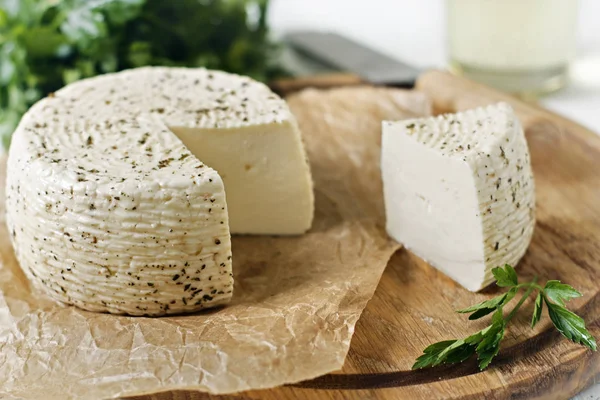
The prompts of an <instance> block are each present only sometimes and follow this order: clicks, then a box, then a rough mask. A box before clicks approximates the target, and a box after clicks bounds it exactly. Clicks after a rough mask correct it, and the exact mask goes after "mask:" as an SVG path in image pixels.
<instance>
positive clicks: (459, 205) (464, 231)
mask: <svg viewBox="0 0 600 400" xmlns="http://www.w3.org/2000/svg"><path fill="white" fill-rule="evenodd" d="M381 164H382V174H383V184H384V196H385V208H386V216H387V231H388V233H389V235H390V236H391V237H392V238H394V239H395V240H397V241H398V242H400V243H403V244H404V245H405V246H406V247H407V248H408V249H409V250H411V251H413V252H414V253H415V254H416V255H418V256H420V257H421V258H423V259H425V260H426V261H427V262H429V263H430V264H431V265H432V266H434V267H436V268H438V269H439V270H440V271H442V272H443V273H445V274H446V275H448V276H449V277H451V278H452V279H454V280H455V281H456V282H458V283H460V284H461V285H462V286H464V287H465V288H467V289H469V290H471V291H477V290H480V289H482V288H483V287H485V286H486V285H488V284H489V283H491V282H492V280H493V275H492V273H491V270H492V268H494V267H497V266H503V265H504V264H511V265H516V264H517V263H518V261H519V260H520V259H521V257H522V256H523V254H524V253H525V252H526V250H527V247H528V246H529V243H530V241H531V237H532V234H533V229H534V225H535V190H534V181H533V174H532V170H531V165H530V159H529V151H528V148H527V142H526V141H525V136H524V133H523V129H522V128H521V125H520V123H519V121H518V120H517V118H516V116H515V115H514V113H513V111H512V109H511V108H510V106H509V105H507V104H504V103H500V104H497V105H493V106H488V107H485V108H478V109H474V110H470V111H465V112H462V113H458V114H447V115H442V116H438V117H432V118H425V119H415V120H407V121H399V122H387V121H385V122H383V138H382V160H381Z"/></svg>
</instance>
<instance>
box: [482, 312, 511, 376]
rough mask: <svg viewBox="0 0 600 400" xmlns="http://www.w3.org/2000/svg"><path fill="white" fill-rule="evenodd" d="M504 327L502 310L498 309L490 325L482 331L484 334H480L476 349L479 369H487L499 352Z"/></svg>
mask: <svg viewBox="0 0 600 400" xmlns="http://www.w3.org/2000/svg"><path fill="white" fill-rule="evenodd" d="M505 326H506V324H505V322H504V318H503V316H502V308H498V309H497V310H496V312H495V313H494V315H493V316H492V325H490V326H489V327H488V328H486V329H485V330H484V331H485V333H484V334H482V338H481V341H480V343H479V345H478V346H477V349H476V351H477V358H478V359H479V369H481V370H484V369H485V368H487V366H488V365H490V362H491V361H492V359H493V358H494V357H495V356H496V355H497V354H498V352H499V351H500V341H501V340H502V338H504V328H505Z"/></svg>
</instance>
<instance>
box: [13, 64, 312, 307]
mask: <svg viewBox="0 0 600 400" xmlns="http://www.w3.org/2000/svg"><path fill="white" fill-rule="evenodd" d="M178 136H179V137H178ZM213 168H214V169H213ZM222 178H223V179H222ZM225 193H227V201H226V199H225ZM312 214H313V194H312V182H311V178H310V171H309V166H308V163H307V160H306V156H305V153H304V148H303V146H302V142H301V138H300V133H299V130H298V128H297V126H296V123H295V121H294V118H293V117H292V115H291V113H290V112H289V109H288V108H287V106H286V104H285V102H284V101H283V100H281V99H280V98H279V97H277V96H276V95H274V94H273V93H272V92H270V91H269V89H268V88H267V87H266V86H264V85H262V84H260V83H258V82H255V81H252V80H251V79H249V78H245V77H241V76H236V75H231V74H226V73H222V72H216V71H208V70H204V69H184V68H141V69H137V70H130V71H125V72H121V73H117V74H111V75H104V76H100V77H96V78H92V79H87V80H83V81H80V82H77V83H74V84H72V85H69V86H67V87H65V88H64V89H61V90H60V91H58V92H57V93H56V94H55V95H54V96H51V97H48V98H46V99H43V100H41V101H40V102H38V103H37V104H35V105H34V106H33V107H32V108H31V109H30V111H28V112H27V114H26V115H25V116H24V117H23V119H22V121H21V123H20V125H19V127H18V128H17V131H16V132H15V134H14V136H13V142H12V145H11V148H10V152H9V160H8V176H7V223H8V226H9V230H10V232H11V234H12V240H13V246H14V248H15V252H16V255H17V258H18V260H19V262H20V265H21V267H22V268H23V270H24V271H25V273H26V274H27V276H28V277H29V278H30V280H31V281H32V282H33V284H34V285H35V286H36V287H38V288H40V290H42V291H44V292H45V293H47V294H48V295H50V296H51V297H52V298H54V299H56V300H58V301H61V302H64V303H67V304H74V305H77V306H79V307H81V308H84V309H88V310H93V311H108V312H111V313H126V314H132V315H144V314H147V315H162V314H169V313H181V312H192V311H196V310H198V309H202V308H206V307H212V306H216V305H220V304H224V303H226V302H228V301H229V300H230V298H231V295H232V288H233V278H232V254H231V242H230V226H231V231H232V232H234V233H235V232H239V233H260V234H262V233H268V234H298V233H302V232H304V231H306V230H307V229H309V228H310V225H311V221H312Z"/></svg>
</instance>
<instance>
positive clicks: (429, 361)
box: [412, 340, 456, 369]
mask: <svg viewBox="0 0 600 400" xmlns="http://www.w3.org/2000/svg"><path fill="white" fill-rule="evenodd" d="M454 343H456V340H445V341H443V342H437V343H434V344H432V345H429V346H427V347H426V348H425V350H423V355H422V356H420V357H419V358H417V360H416V361H415V363H414V365H413V366H412V369H420V368H425V367H430V366H433V365H434V364H435V362H436V361H437V359H438V357H439V355H440V354H441V353H442V352H443V351H444V350H446V349H447V348H448V347H449V346H451V345H452V344H454Z"/></svg>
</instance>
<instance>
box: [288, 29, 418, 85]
mask: <svg viewBox="0 0 600 400" xmlns="http://www.w3.org/2000/svg"><path fill="white" fill-rule="evenodd" d="M283 39H284V41H285V42H286V43H288V44H289V45H290V47H291V48H292V49H294V50H295V51H296V52H298V53H300V54H301V55H303V56H305V57H308V58H309V59H311V60H314V61H315V62H317V63H318V64H320V65H324V66H327V67H330V68H333V69H335V70H339V71H346V72H352V73H354V74H356V75H358V76H359V77H360V78H361V79H362V80H364V81H366V82H369V83H372V84H375V85H387V86H397V87H413V86H414V84H415V81H416V79H417V77H418V76H419V74H420V73H421V71H419V69H417V68H414V67H412V66H410V65H408V64H406V63H403V62H401V61H399V60H396V59H394V58H392V57H389V56H387V55H385V54H383V53H380V52H378V51H376V50H373V49H371V48H369V47H367V46H366V45H363V44H361V43H359V42H356V41H354V40H352V39H349V38H347V37H345V36H342V35H340V34H337V33H335V32H320V31H295V32H290V33H288V34H287V35H285V36H284V38H283Z"/></svg>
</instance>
